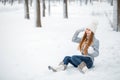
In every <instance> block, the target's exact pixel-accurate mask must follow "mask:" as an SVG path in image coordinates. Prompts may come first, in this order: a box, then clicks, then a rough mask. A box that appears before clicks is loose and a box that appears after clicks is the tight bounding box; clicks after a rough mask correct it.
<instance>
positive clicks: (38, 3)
mask: <svg viewBox="0 0 120 80" xmlns="http://www.w3.org/2000/svg"><path fill="white" fill-rule="evenodd" d="M35 5H36V26H37V27H42V25H41V16H40V15H41V14H40V13H41V11H40V0H36V4H35Z"/></svg>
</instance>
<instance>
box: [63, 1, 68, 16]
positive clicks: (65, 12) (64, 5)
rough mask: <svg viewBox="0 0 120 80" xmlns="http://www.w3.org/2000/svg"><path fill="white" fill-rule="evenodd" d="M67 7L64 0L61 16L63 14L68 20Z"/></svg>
mask: <svg viewBox="0 0 120 80" xmlns="http://www.w3.org/2000/svg"><path fill="white" fill-rule="evenodd" d="M67 7H68V6H67V0H64V1H63V9H64V12H63V14H64V18H68V8H67Z"/></svg>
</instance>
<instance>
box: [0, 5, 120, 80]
mask: <svg viewBox="0 0 120 80" xmlns="http://www.w3.org/2000/svg"><path fill="white" fill-rule="evenodd" d="M99 5H100V4H99ZM88 6H89V7H87V6H85V5H83V6H79V5H75V4H71V5H70V6H69V7H68V8H69V11H68V13H69V18H68V19H64V18H63V15H62V11H63V10H62V9H63V7H62V5H58V4H57V5H56V6H52V8H51V16H48V15H46V17H45V18H43V17H42V28H37V27H35V24H34V22H35V21H34V20H35V19H34V10H33V9H34V8H32V7H30V8H31V10H30V13H31V15H30V17H31V18H30V20H26V19H24V8H23V4H19V5H18V4H14V5H13V6H11V5H6V6H4V5H2V4H1V3H0V80H63V79H64V80H73V79H74V80H88V79H90V80H119V78H120V77H119V76H120V68H119V66H120V58H119V57H120V45H119V44H120V38H119V37H118V36H119V35H120V32H115V31H113V30H112V28H111V27H110V24H109V20H108V18H107V17H106V16H105V14H104V11H107V10H108V9H109V11H110V12H111V11H112V9H113V7H111V6H110V5H109V4H107V3H102V4H101V5H100V6H101V7H97V6H98V5H95V4H94V5H93V6H91V5H88ZM103 6H104V7H107V8H104V9H103ZM60 10H61V11H60ZM73 10H74V12H73ZM97 10H98V11H97ZM107 12H108V11H107ZM46 13H48V12H47V10H46ZM98 13H99V14H98ZM110 17H111V16H110ZM92 19H97V20H98V21H99V25H98V29H97V32H96V37H97V38H98V39H99V40H100V55H99V57H97V58H96V59H95V64H94V65H95V68H92V69H90V70H89V71H88V72H87V73H86V74H81V73H80V72H79V71H78V70H77V68H74V67H72V66H71V65H69V67H68V69H67V70H66V71H61V72H57V73H53V72H51V71H49V70H48V68H47V67H48V65H58V63H59V62H60V61H61V60H62V59H63V58H64V57H65V56H68V55H69V56H70V55H74V54H79V53H78V51H77V45H78V44H76V43H73V42H72V41H71V38H72V36H73V34H74V32H75V31H76V30H77V29H79V28H81V27H84V26H87V25H88V24H89V23H90V22H91V20H92Z"/></svg>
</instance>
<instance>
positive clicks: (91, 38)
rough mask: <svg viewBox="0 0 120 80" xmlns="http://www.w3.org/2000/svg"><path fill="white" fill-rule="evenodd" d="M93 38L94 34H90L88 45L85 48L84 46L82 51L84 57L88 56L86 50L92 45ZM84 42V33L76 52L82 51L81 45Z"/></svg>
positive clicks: (85, 37)
mask: <svg viewBox="0 0 120 80" xmlns="http://www.w3.org/2000/svg"><path fill="white" fill-rule="evenodd" d="M93 37H94V33H93V32H91V34H90V38H89V40H88V43H87V44H86V46H85V48H84V50H83V54H84V55H87V54H88V48H89V46H90V45H91V44H92V43H93ZM86 40H87V34H86V32H85V33H84V35H83V38H82V40H81V41H80V43H79V46H78V50H80V51H82V45H83V43H84V42H85V41H86Z"/></svg>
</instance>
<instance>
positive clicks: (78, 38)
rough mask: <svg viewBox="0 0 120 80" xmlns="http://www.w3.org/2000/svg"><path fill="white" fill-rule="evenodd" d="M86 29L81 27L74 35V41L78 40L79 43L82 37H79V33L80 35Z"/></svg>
mask: <svg viewBox="0 0 120 80" xmlns="http://www.w3.org/2000/svg"><path fill="white" fill-rule="evenodd" d="M84 30H85V29H84V28H81V29H79V30H77V31H76V32H75V33H74V35H73V37H72V41H73V42H76V43H79V42H80V40H81V38H80V37H78V35H79V33H80V32H83V31H84Z"/></svg>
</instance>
